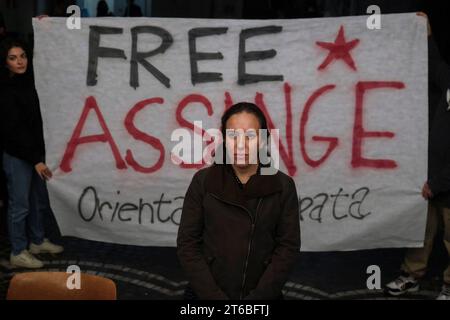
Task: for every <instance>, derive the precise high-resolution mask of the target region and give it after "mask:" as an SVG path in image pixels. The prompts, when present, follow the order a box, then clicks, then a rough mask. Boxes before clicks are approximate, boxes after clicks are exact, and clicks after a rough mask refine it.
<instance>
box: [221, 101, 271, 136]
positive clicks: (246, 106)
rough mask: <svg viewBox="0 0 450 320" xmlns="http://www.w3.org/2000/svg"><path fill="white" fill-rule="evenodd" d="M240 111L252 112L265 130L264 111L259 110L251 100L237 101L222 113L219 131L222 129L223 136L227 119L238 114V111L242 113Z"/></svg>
mask: <svg viewBox="0 0 450 320" xmlns="http://www.w3.org/2000/svg"><path fill="white" fill-rule="evenodd" d="M242 112H246V113H250V114H253V115H254V116H255V117H256V118H257V119H258V121H259V126H260V129H266V130H267V129H268V128H267V120H266V117H265V116H264V113H263V112H262V111H261V109H260V108H259V107H258V106H257V105H256V104H254V103H251V102H239V103H236V104H234V105H232V106H231V107H230V108H229V109H227V110H226V111H225V113H224V114H223V115H222V119H221V131H222V136H223V137H225V132H226V125H227V121H228V119H230V118H231V116H233V115H235V114H238V113H242Z"/></svg>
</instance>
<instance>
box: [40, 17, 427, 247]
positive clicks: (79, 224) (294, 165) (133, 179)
mask: <svg viewBox="0 0 450 320" xmlns="http://www.w3.org/2000/svg"><path fill="white" fill-rule="evenodd" d="M366 20H367V17H364V16H360V17H345V18H324V19H302V20H299V19H295V20H259V21H258V20H207V19H160V18H138V19H136V18H134V19H129V18H103V19H96V18H93V19H82V20H81V29H78V30H77V29H69V28H68V27H67V25H66V19H64V18H44V19H41V20H38V19H34V20H33V27H34V31H35V46H34V48H35V49H34V68H35V75H36V87H37V90H38V93H39V97H40V102H41V109H42V117H43V121H44V135H45V141H46V150H47V164H48V165H49V167H50V168H51V169H52V170H53V171H54V178H53V179H52V180H51V181H50V182H49V184H48V188H49V193H50V200H51V204H52V207H53V210H54V212H55V215H56V218H57V221H58V224H59V226H60V228H61V231H62V233H63V235H67V236H76V237H80V238H85V239H91V240H98V241H105V242H114V243H122V244H132V245H142V246H175V240H176V233H177V229H178V223H179V221H180V215H181V207H182V204H183V197H184V194H185V192H186V189H187V187H188V185H189V183H190V180H191V178H192V176H193V174H194V172H195V171H196V170H198V166H193V167H189V165H184V166H183V165H181V166H180V165H177V164H174V163H173V162H172V160H171V158H172V157H171V151H172V149H173V148H174V146H175V145H176V144H177V143H176V142H172V141H171V134H172V132H173V130H175V129H178V128H186V129H188V130H189V131H190V132H191V133H192V134H193V136H195V134H194V127H193V122H194V121H202V126H203V129H204V130H206V129H209V128H218V127H219V122H220V117H221V115H222V114H223V112H224V110H225V108H226V107H227V106H229V105H230V104H232V103H236V102H240V101H251V102H255V103H256V104H257V105H258V106H259V107H260V108H262V109H263V111H264V112H265V113H266V115H267V117H268V119H269V125H270V127H271V128H278V129H279V130H280V168H281V170H282V171H284V172H286V173H288V174H289V175H290V176H292V177H293V178H294V180H295V182H296V184H297V190H298V194H299V204H300V215H301V232H302V234H301V239H302V251H333V250H358V249H370V248H382V247H417V246H421V245H422V241H423V236H424V230H425V219H426V207H427V206H426V201H425V200H424V199H422V197H421V188H422V186H423V183H424V182H425V181H426V175H427V139H428V114H427V112H428V111H427V110H428V107H427V105H428V99H427V94H428V93H427V35H426V23H425V20H424V19H423V18H421V17H418V16H416V15H415V14H398V15H385V16H382V18H381V29H380V30H369V29H368V27H367V25H366ZM197 136H198V134H197ZM198 137H199V136H198Z"/></svg>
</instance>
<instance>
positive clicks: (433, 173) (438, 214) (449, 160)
mask: <svg viewBox="0 0 450 320" xmlns="http://www.w3.org/2000/svg"><path fill="white" fill-rule="evenodd" d="M418 15H420V16H424V17H425V18H426V15H425V14H423V13H418ZM428 38H429V41H428V51H429V53H428V54H429V81H430V85H435V86H436V87H438V88H439V89H440V90H441V99H440V101H439V102H438V103H437V104H435V103H433V102H434V101H435V99H433V97H432V96H430V105H429V117H430V128H429V137H428V180H427V181H426V182H425V183H424V186H423V188H422V196H423V197H424V198H425V199H426V200H428V215H427V226H426V230H425V240H424V246H423V247H422V248H411V249H408V251H407V252H406V255H405V259H404V261H403V264H402V267H401V269H402V274H401V275H400V276H399V277H398V278H397V279H395V280H394V281H392V282H390V283H388V284H387V285H386V292H387V293H388V294H390V295H402V294H405V293H408V292H416V291H418V290H419V280H420V278H422V277H423V276H424V275H425V273H426V270H427V265H428V259H429V257H430V255H431V252H432V249H433V241H434V238H435V236H436V233H437V228H438V225H439V222H440V220H443V222H444V244H445V247H446V248H447V252H448V256H449V258H450V66H449V65H448V64H446V63H445V61H444V60H442V58H441V57H440V55H439V51H438V49H437V47H436V45H435V43H434V41H433V39H432V38H431V27H430V25H429V24H428ZM430 87H431V86H430ZM412 223H413V222H412ZM437 299H438V300H450V264H449V265H448V267H447V269H446V270H445V271H444V285H443V287H442V291H441V293H440V294H439V296H438V298H437Z"/></svg>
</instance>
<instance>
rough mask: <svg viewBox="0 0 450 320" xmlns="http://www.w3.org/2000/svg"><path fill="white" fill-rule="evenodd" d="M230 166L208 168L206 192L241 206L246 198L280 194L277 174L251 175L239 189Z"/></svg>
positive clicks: (218, 165) (217, 165) (220, 165)
mask: <svg viewBox="0 0 450 320" xmlns="http://www.w3.org/2000/svg"><path fill="white" fill-rule="evenodd" d="M232 170H233V169H232V168H231V166H230V165H223V164H214V165H212V166H211V167H209V168H208V172H207V174H206V177H205V189H206V192H210V193H212V194H214V195H215V196H217V197H219V198H220V199H222V200H225V201H229V202H233V203H238V204H243V203H245V200H246V199H248V198H260V197H265V196H268V195H270V194H273V193H277V192H281V191H282V186H281V182H280V181H279V177H278V175H279V172H277V173H276V174H274V175H261V174H259V170H258V173H257V174H255V175H253V176H252V177H251V178H250V180H248V182H247V183H246V184H245V186H244V188H243V189H241V188H239V186H238V183H237V181H236V178H235V177H234V174H233V171H232Z"/></svg>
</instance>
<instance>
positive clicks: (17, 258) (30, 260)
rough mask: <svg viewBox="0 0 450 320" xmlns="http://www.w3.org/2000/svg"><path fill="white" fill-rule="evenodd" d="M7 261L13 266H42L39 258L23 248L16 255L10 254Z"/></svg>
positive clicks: (34, 267) (36, 267)
mask: <svg viewBox="0 0 450 320" xmlns="http://www.w3.org/2000/svg"><path fill="white" fill-rule="evenodd" d="M9 261H10V263H11V265H12V266H14V267H23V268H30V269H39V268H42V267H43V266H44V264H43V263H42V261H41V260H39V259H37V258H36V257H35V256H33V255H32V254H31V253H29V252H28V251H27V250H23V251H22V252H21V253H19V254H18V255H13V254H11V256H10V258H9Z"/></svg>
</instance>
